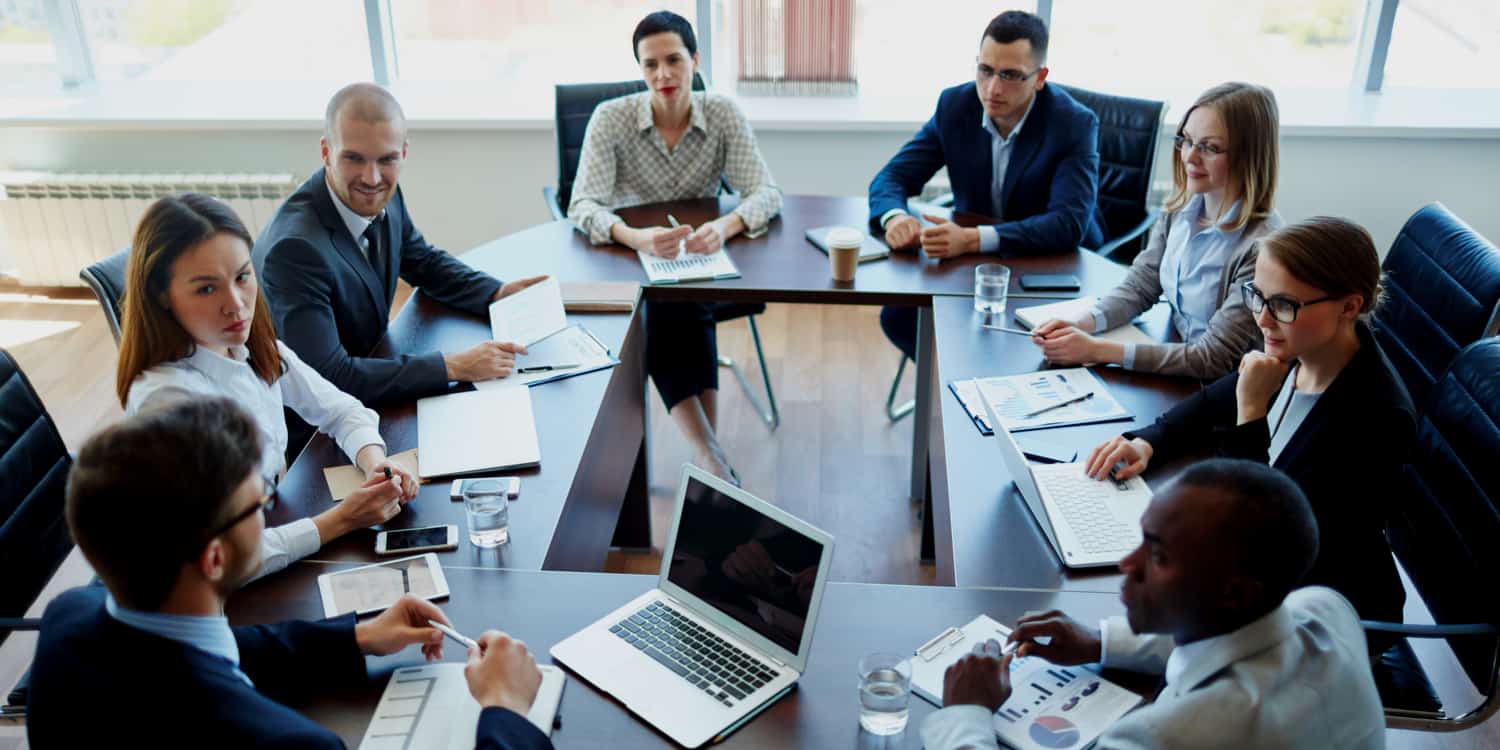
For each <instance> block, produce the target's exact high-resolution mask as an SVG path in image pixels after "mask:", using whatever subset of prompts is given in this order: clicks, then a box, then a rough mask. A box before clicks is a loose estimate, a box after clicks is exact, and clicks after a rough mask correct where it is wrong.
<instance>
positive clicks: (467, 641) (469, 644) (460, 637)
mask: <svg viewBox="0 0 1500 750" xmlns="http://www.w3.org/2000/svg"><path fill="white" fill-rule="evenodd" d="M427 624H428V625H431V626H433V627H435V628H437V629H438V630H440V631H442V633H443V635H446V636H448V637H449V638H452V639H453V640H455V641H458V642H459V643H460V644H462V645H463V647H464V648H478V647H479V644H478V643H475V642H474V639H473V638H470V637H468V636H466V635H464V634H463V633H460V632H458V631H457V630H454V629H453V628H450V627H448V626H447V625H444V624H442V623H440V622H438V621H437V620H428V621H427Z"/></svg>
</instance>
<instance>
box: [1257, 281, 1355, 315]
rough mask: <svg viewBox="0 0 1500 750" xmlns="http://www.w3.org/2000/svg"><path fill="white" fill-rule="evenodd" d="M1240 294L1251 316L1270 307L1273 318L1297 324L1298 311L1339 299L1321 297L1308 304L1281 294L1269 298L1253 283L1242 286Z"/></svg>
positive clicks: (1311, 300) (1309, 301)
mask: <svg viewBox="0 0 1500 750" xmlns="http://www.w3.org/2000/svg"><path fill="white" fill-rule="evenodd" d="M1240 294H1241V295H1242V296H1243V297H1244V298H1245V307H1246V308H1247V309H1249V310H1250V314H1252V315H1259V314H1260V311H1261V310H1264V309H1266V308H1267V307H1269V308H1271V317H1273V318H1275V319H1277V320H1279V321H1281V322H1282V323H1293V322H1296V320H1297V311H1298V310H1301V309H1302V308H1304V307H1307V306H1308V305H1316V304H1318V303H1319V302H1330V301H1332V300H1336V299H1339V298H1338V297H1319V298H1317V299H1310V300H1307V301H1306V302H1300V301H1298V300H1294V299H1292V298H1291V297H1287V296H1284V295H1280V294H1274V295H1272V296H1270V297H1267V296H1266V295H1265V294H1264V293H1262V292H1261V291H1260V289H1258V288H1257V287H1256V286H1255V282H1253V281H1247V282H1245V283H1244V284H1243V285H1241V286H1240Z"/></svg>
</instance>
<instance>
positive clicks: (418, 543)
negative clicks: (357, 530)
mask: <svg viewBox="0 0 1500 750" xmlns="http://www.w3.org/2000/svg"><path fill="white" fill-rule="evenodd" d="M444 549H458V527H457V526H455V525H454V524H451V523H450V524H448V525H447V526H422V527H420V528H415V529H394V530H390V531H382V532H380V533H379V534H376V535H375V554H377V555H400V554H406V553H411V552H427V551H430V550H444Z"/></svg>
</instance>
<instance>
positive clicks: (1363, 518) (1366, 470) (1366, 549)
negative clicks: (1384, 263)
mask: <svg viewBox="0 0 1500 750" xmlns="http://www.w3.org/2000/svg"><path fill="white" fill-rule="evenodd" d="M1357 330H1358V332H1359V342H1360V346H1359V351H1358V352H1356V353H1355V354H1354V358H1353V359H1351V360H1350V361H1349V364H1348V365H1345V366H1344V369H1343V371H1342V372H1340V373H1339V375H1338V377H1337V378H1334V381H1333V384H1332V385H1330V386H1328V390H1326V391H1324V392H1323V395H1321V396H1319V397H1318V400H1317V401H1316V402H1315V403H1314V404H1313V407H1312V410H1311V411H1309V412H1308V413H1307V417H1306V418H1304V419H1303V420H1302V425H1301V426H1300V427H1298V428H1297V432H1296V433H1294V434H1293V435H1292V438H1291V440H1289V441H1287V444H1286V447H1285V448H1283V449H1282V451H1281V454H1280V455H1279V456H1277V458H1276V463H1274V464H1272V466H1274V467H1275V468H1277V469H1280V470H1281V471H1283V472H1285V473H1286V475H1287V476H1289V477H1291V478H1292V479H1293V480H1295V481H1296V482H1297V485H1298V486H1300V487H1301V488H1302V492H1303V494H1305V495H1307V500H1308V503H1309V504H1310V505H1311V506H1312V511H1313V515H1314V516H1316V517H1317V519H1318V559H1317V561H1316V562H1315V563H1314V564H1313V568H1312V570H1311V571H1310V572H1309V573H1308V574H1307V577H1306V578H1304V579H1303V582H1302V585H1305V586H1312V585H1319V586H1328V587H1330V588H1333V589H1335V590H1337V591H1338V592H1339V593H1341V594H1343V595H1344V596H1345V597H1347V598H1348V599H1349V602H1350V603H1351V604H1353V605H1354V608H1355V609H1356V610H1358V611H1359V616H1360V617H1361V618H1363V619H1366V620H1383V621H1386V622H1401V610H1402V604H1403V603H1404V602H1405V601H1406V589H1405V587H1403V586H1402V585H1401V577H1400V575H1399V574H1398V573H1397V572H1396V565H1395V563H1394V562H1393V561H1392V559H1391V549H1390V545H1389V543H1387V542H1386V538H1385V526H1386V520H1387V518H1388V516H1389V514H1390V512H1391V510H1392V509H1393V508H1394V506H1395V503H1396V502H1398V499H1397V498H1394V497H1392V495H1391V492H1392V489H1393V488H1395V487H1400V486H1401V471H1402V467H1403V466H1404V465H1405V464H1407V463H1408V462H1409V461H1410V459H1411V455H1412V452H1413V450H1415V447H1416V439H1417V419H1416V407H1414V406H1413V405H1412V401H1411V397H1410V396H1408V395H1407V393H1406V387H1405V386H1403V385H1402V384H1401V378H1400V377H1399V376H1398V375H1397V374H1396V370H1395V368H1394V367H1392V366H1391V363H1390V360H1388V359H1386V356H1385V353H1384V352H1383V351H1381V349H1380V345H1379V344H1378V343H1376V341H1375V338H1374V336H1373V335H1372V334H1371V333H1370V329H1369V326H1368V325H1367V324H1365V323H1364V322H1360V323H1358V324H1357ZM1238 383H1239V373H1230V374H1229V375H1225V376H1224V377H1222V378H1220V379H1218V380H1216V381H1214V382H1213V383H1212V384H1210V385H1209V386H1208V387H1207V388H1204V389H1203V390H1201V391H1199V392H1198V393H1196V394H1194V395H1192V396H1189V397H1188V398H1186V399H1184V400H1183V401H1182V403H1180V404H1178V405H1177V406H1175V407H1172V409H1171V410H1169V411H1167V413H1165V414H1163V415H1162V416H1161V417H1160V418H1158V419H1157V420H1156V423H1155V424H1152V425H1150V426H1148V427H1146V428H1144V429H1140V430H1136V431H1134V432H1127V433H1125V435H1126V437H1139V438H1143V439H1145V441H1146V442H1148V443H1150V444H1151V447H1152V449H1153V450H1154V453H1153V456H1152V460H1153V461H1163V460H1166V459H1168V458H1170V457H1171V456H1173V455H1177V454H1182V453H1184V452H1192V451H1197V450H1201V449H1202V447H1203V446H1204V445H1205V444H1207V445H1208V446H1209V448H1210V450H1212V451H1214V452H1215V453H1217V454H1218V455H1221V456H1226V457H1230V458H1246V459H1250V460H1253V461H1259V462H1261V463H1268V462H1269V460H1270V446H1271V419H1272V415H1269V414H1268V415H1267V416H1266V417H1262V418H1261V419H1257V420H1255V421H1253V422H1247V423H1245V424H1242V425H1236V424H1235V421H1236V418H1237V415H1238V407H1237V403H1238V402H1237V400H1236V397H1235V386H1236V384H1238ZM1278 392H1279V389H1278ZM1275 400H1276V397H1275V396H1272V397H1271V403H1273V404H1274V403H1275Z"/></svg>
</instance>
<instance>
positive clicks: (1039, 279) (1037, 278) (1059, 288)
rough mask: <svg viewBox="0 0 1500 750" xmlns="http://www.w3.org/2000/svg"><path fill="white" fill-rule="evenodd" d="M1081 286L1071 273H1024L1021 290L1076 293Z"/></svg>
mask: <svg viewBox="0 0 1500 750" xmlns="http://www.w3.org/2000/svg"><path fill="white" fill-rule="evenodd" d="M1080 287H1081V285H1080V284H1079V283H1078V277H1077V276H1074V275H1073V274H1071V273H1023V274H1021V289H1023V290H1025V291H1028V292H1076V291H1078V290H1079V288H1080Z"/></svg>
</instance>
